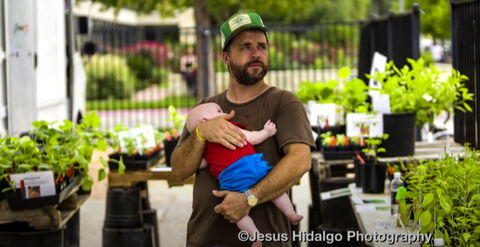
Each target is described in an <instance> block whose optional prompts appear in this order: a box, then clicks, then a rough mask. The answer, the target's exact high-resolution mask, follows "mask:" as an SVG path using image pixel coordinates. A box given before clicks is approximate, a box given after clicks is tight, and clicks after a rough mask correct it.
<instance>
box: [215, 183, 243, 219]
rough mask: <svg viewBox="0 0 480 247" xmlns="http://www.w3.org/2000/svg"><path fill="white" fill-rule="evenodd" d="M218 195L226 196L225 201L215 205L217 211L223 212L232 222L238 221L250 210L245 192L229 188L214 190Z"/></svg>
mask: <svg viewBox="0 0 480 247" xmlns="http://www.w3.org/2000/svg"><path fill="white" fill-rule="evenodd" d="M213 195H214V196H216V197H224V199H223V202H222V203H220V204H218V205H217V206H215V213H217V214H222V215H223V217H225V219H227V220H229V221H230V223H237V222H238V221H239V220H241V219H242V218H243V217H245V215H247V214H248V212H250V209H251V207H250V206H249V205H248V204H247V199H246V197H245V194H243V193H238V192H232V191H228V190H222V191H217V190H214V191H213Z"/></svg>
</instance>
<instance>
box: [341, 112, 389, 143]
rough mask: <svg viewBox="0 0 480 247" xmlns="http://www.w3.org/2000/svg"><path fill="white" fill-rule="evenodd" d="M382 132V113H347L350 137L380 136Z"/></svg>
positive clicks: (348, 134)
mask: <svg viewBox="0 0 480 247" xmlns="http://www.w3.org/2000/svg"><path fill="white" fill-rule="evenodd" d="M382 134H383V115H382V114H366V113H347V136H348V137H355V136H362V137H380V136H381V135H382Z"/></svg>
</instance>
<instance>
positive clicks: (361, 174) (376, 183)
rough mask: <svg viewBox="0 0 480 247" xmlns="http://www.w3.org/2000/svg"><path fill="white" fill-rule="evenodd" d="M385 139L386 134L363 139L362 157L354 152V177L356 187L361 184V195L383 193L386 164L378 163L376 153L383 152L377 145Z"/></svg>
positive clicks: (386, 137)
mask: <svg viewBox="0 0 480 247" xmlns="http://www.w3.org/2000/svg"><path fill="white" fill-rule="evenodd" d="M386 139H388V134H382V135H381V136H380V137H369V138H367V139H365V143H366V147H365V148H364V149H363V150H362V152H363V153H364V155H363V156H362V155H360V153H358V152H356V155H355V156H354V164H355V177H356V178H358V179H356V180H355V182H356V183H357V187H358V184H361V187H362V191H363V193H383V192H384V190H385V176H386V172H387V164H386V163H384V162H378V153H382V152H385V149H384V148H382V147H379V145H380V144H381V143H382V141H384V140H386Z"/></svg>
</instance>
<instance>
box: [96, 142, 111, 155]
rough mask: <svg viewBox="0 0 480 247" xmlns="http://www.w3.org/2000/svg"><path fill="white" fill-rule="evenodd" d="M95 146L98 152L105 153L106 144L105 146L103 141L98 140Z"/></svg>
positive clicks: (105, 143)
mask: <svg viewBox="0 0 480 247" xmlns="http://www.w3.org/2000/svg"><path fill="white" fill-rule="evenodd" d="M96 145H97V149H98V150H99V151H102V152H105V151H106V150H107V145H108V144H107V142H106V141H105V140H104V139H100V140H98V141H97V143H96Z"/></svg>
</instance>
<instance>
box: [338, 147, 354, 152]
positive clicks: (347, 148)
mask: <svg viewBox="0 0 480 247" xmlns="http://www.w3.org/2000/svg"><path fill="white" fill-rule="evenodd" d="M337 150H338V151H341V152H342V151H352V147H350V146H337Z"/></svg>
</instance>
